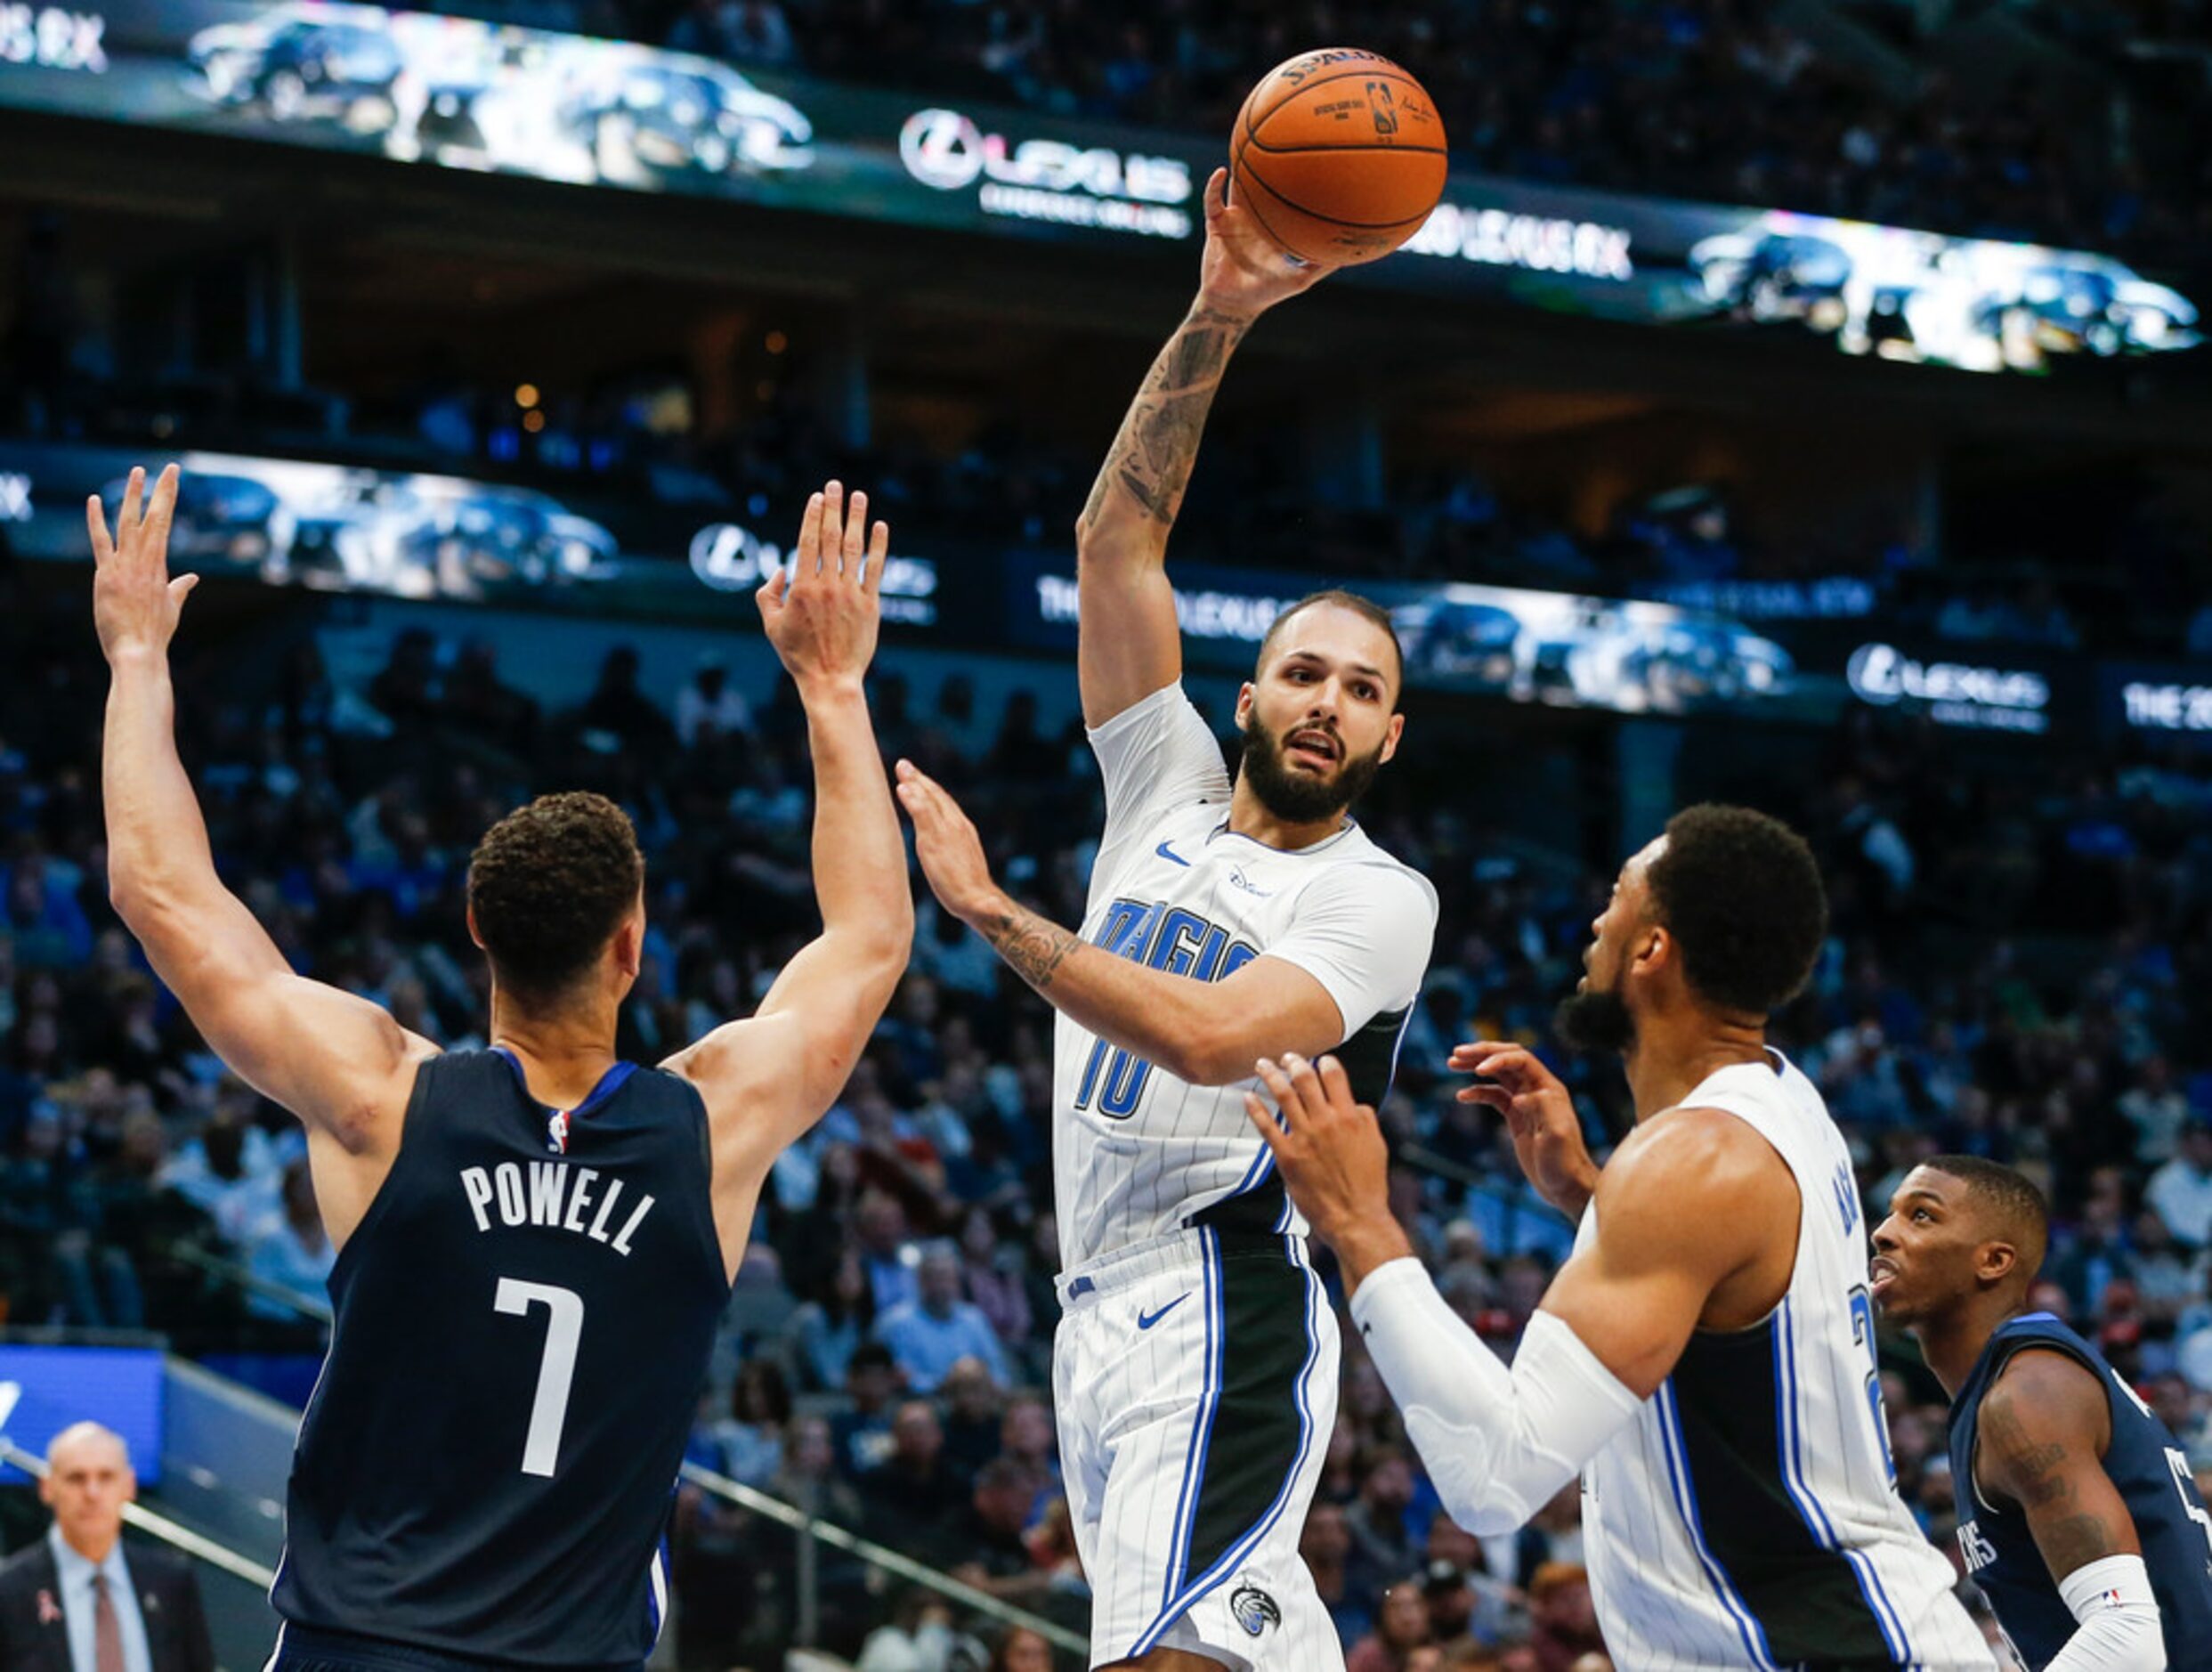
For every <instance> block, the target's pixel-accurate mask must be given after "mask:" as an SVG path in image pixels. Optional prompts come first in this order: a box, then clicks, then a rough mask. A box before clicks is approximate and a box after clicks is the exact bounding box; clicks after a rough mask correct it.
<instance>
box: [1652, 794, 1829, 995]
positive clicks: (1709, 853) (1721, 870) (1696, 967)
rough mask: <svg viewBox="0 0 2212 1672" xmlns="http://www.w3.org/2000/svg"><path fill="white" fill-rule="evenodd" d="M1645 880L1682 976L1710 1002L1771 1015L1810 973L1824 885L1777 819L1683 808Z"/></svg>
mask: <svg viewBox="0 0 2212 1672" xmlns="http://www.w3.org/2000/svg"><path fill="white" fill-rule="evenodd" d="M1646 876H1647V878H1648V880H1649V882H1650V885H1651V898H1652V903H1653V905H1654V906H1655V908H1656V909H1657V913H1658V918H1659V921H1660V922H1661V923H1662V924H1663V925H1665V928H1666V929H1667V931H1668V932H1669V933H1670V934H1672V935H1673V937H1674V939H1675V940H1676V942H1677V943H1678V944H1680V946H1681V949H1682V971H1683V974H1684V975H1685V976H1686V977H1688V978H1689V985H1690V986H1691V987H1692V988H1693V989H1694V990H1695V991H1696V992H1697V994H1699V995H1700V996H1701V997H1703V998H1705V999H1706V1000H1707V1001H1708V1002H1711V1003H1714V1004H1718V1005H1721V1006H1722V1007H1724V1008H1726V1009H1728V1010H1732V1011H1754V1012H1756V1013H1757V1014H1759V1015H1761V1016H1766V1015H1770V1014H1771V1013H1772V1012H1773V1011H1778V1010H1779V1009H1780V1008H1781V1007H1782V1006H1783V1005H1784V1004H1787V1002H1789V1001H1790V1000H1791V999H1793V998H1795V996H1796V994H1797V992H1798V990H1799V989H1800V988H1801V987H1803V986H1804V985H1805V982H1806V980H1807V979H1808V978H1810V977H1811V974H1812V965H1813V961H1814V960H1815V959H1816V958H1818V957H1819V954H1820V943H1821V941H1822V940H1823V939H1825V938H1826V937H1827V932H1828V897H1827V889H1825V888H1823V887H1822V886H1821V883H1820V867H1819V864H1817V863H1816V862H1815V861H1814V859H1813V856H1812V849H1811V848H1808V847H1806V846H1805V839H1804V838H1803V837H1802V836H1800V835H1799V834H1798V833H1797V832H1795V831H1794V830H1792V829H1790V827H1789V826H1788V825H1787V824H1783V823H1782V822H1781V820H1779V819H1777V818H1770V817H1768V816H1767V815H1765V814H1764V813H1759V812H1754V810H1753V809H1751V808H1747V807H1723V806H1721V805H1719V804H1718V803H1715V802H1704V803H1701V804H1700V805H1698V806H1696V807H1688V808H1683V809H1682V810H1681V812H1679V813H1677V814H1675V816H1673V818H1671V819H1669V820H1667V822H1666V847H1665V850H1664V851H1662V852H1661V854H1660V855H1659V856H1658V857H1657V859H1655V860H1653V861H1652V862H1651V866H1650V869H1649V871H1648V872H1647V873H1646Z"/></svg>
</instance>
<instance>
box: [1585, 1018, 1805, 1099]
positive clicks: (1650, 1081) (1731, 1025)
mask: <svg viewBox="0 0 2212 1672" xmlns="http://www.w3.org/2000/svg"><path fill="white" fill-rule="evenodd" d="M1771 1060H1772V1059H1770V1057H1769V1056H1768V1055H1767V1036H1766V1029H1765V1028H1764V1027H1754V1026H1749V1025H1746V1024H1741V1023H1736V1022H1730V1021H1725V1020H1716V1019H1714V1018H1713V1017H1711V1016H1707V1015H1701V1014H1695V1013H1691V1012H1687V1011H1685V1012H1682V1013H1681V1014H1678V1015H1674V1016H1640V1017H1638V1018H1637V1019H1636V1040H1635V1043H1633V1044H1632V1045H1631V1046H1630V1047H1629V1048H1628V1052H1627V1054H1626V1055H1625V1057H1624V1058H1623V1059H1622V1064H1623V1066H1624V1067H1625V1068H1626V1069H1627V1071H1628V1092H1629V1096H1630V1098H1631V1099H1632V1100H1633V1101H1634V1103H1635V1106H1636V1118H1637V1120H1638V1121H1640V1122H1641V1121H1648V1120H1649V1119H1650V1118H1651V1117H1652V1116H1654V1115H1660V1114H1664V1113H1665V1111H1666V1110H1668V1109H1671V1108H1677V1107H1679V1106H1680V1105H1681V1101H1682V1100H1683V1099H1685V1098H1687V1097H1688V1096H1689V1094H1690V1093H1691V1092H1694V1091H1696V1090H1697V1087H1698V1086H1700V1085H1702V1084H1704V1083H1705V1082H1706V1079H1708V1078H1709V1077H1710V1076H1712V1075H1715V1074H1717V1073H1719V1072H1720V1071H1721V1070H1722V1068H1730V1067H1735V1066H1737V1065H1738V1064H1739V1063H1746V1062H1755V1063H1761V1064H1765V1063H1769V1062H1770V1061H1771Z"/></svg>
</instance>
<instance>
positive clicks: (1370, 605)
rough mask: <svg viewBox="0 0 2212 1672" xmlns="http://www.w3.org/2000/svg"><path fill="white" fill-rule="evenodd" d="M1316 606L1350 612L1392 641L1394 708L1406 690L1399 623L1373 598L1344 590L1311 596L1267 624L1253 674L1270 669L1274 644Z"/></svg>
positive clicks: (1331, 590)
mask: <svg viewBox="0 0 2212 1672" xmlns="http://www.w3.org/2000/svg"><path fill="white" fill-rule="evenodd" d="M1317 604H1325V605H1330V606H1331V607H1332V608H1334V609H1339V610H1349V611H1350V612H1351V613H1353V614H1354V615H1357V616H1358V617H1359V618H1360V619H1361V620H1362V621H1370V622H1372V623H1373V624H1374V625H1375V626H1377V627H1379V628H1381V629H1382V630H1383V632H1384V633H1385V634H1386V635H1387V636H1388V637H1389V638H1390V655H1391V657H1392V658H1393V660H1395V661H1397V663H1398V676H1397V678H1398V685H1397V687H1396V689H1395V690H1394V691H1393V692H1392V701H1393V706H1395V705H1396V702H1397V699H1398V698H1401V697H1403V696H1404V694H1405V690H1406V646H1405V645H1404V644H1403V643H1401V642H1400V641H1399V639H1398V623H1397V622H1396V621H1392V620H1391V619H1390V611H1388V610H1386V609H1384V608H1383V607H1382V605H1380V604H1377V603H1376V602H1375V601H1374V600H1373V598H1363V597H1360V596H1359V594H1357V592H1347V591H1345V590H1344V589H1343V588H1341V587H1328V588H1324V589H1323V590H1321V591H1319V592H1309V593H1308V594H1307V595H1306V596H1305V597H1302V598H1300V599H1299V600H1298V601H1297V602H1296V603H1294V604H1286V605H1284V606H1283V607H1282V608H1281V609H1280V610H1278V611H1277V612H1276V617H1275V620H1274V621H1270V622H1268V630H1267V632H1266V634H1265V635H1264V636H1263V637H1261V638H1260V654H1259V656H1258V658H1257V659H1255V661H1253V663H1252V671H1253V672H1254V673H1258V672H1259V671H1260V670H1261V669H1263V668H1265V667H1266V666H1267V665H1268V657H1269V656H1270V655H1272V654H1274V653H1275V641H1276V639H1278V638H1280V637H1282V636H1283V629H1284V627H1285V626H1287V625H1288V624H1289V622H1290V619H1291V617H1292V616H1293V615H1296V614H1297V613H1299V612H1300V611H1301V610H1309V609H1311V608H1313V606H1314V605H1317Z"/></svg>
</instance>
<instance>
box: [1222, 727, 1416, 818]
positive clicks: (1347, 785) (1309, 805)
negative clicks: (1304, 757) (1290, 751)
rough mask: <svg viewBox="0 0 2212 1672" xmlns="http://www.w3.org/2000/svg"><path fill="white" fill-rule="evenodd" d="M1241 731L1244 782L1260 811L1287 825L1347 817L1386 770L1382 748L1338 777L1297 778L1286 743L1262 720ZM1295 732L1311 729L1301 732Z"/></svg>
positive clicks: (1352, 760) (1353, 761)
mask: <svg viewBox="0 0 2212 1672" xmlns="http://www.w3.org/2000/svg"><path fill="white" fill-rule="evenodd" d="M1240 729H1241V730H1242V731H1243V733H1244V768H1243V769H1244V782H1245V783H1249V784H1251V785H1252V793H1253V794H1254V795H1256V796H1258V797H1259V798H1260V806H1262V807H1264V808H1267V809H1268V812H1270V813H1272V814H1274V815H1275V816H1276V817H1277V818H1279V819H1281V820H1282V821H1283V822H1284V824H1320V823H1321V822H1322V821H1323V820H1324V819H1327V818H1334V817H1338V816H1341V815H1342V814H1343V813H1344V812H1345V811H1347V810H1348V809H1349V808H1350V807H1351V805H1352V803H1353V802H1355V801H1357V800H1358V799H1359V798H1360V797H1361V796H1363V795H1365V794H1366V793H1367V787H1368V786H1369V785H1370V784H1372V783H1373V782H1374V775H1375V774H1376V773H1378V772H1380V771H1381V770H1382V745H1381V743H1377V744H1376V745H1375V747H1374V752H1373V753H1372V754H1366V755H1358V756H1353V757H1348V758H1347V759H1346V760H1345V762H1344V764H1343V765H1342V766H1341V767H1338V768H1337V771H1336V775H1335V776H1334V777H1332V778H1316V777H1312V776H1310V775H1307V774H1305V773H1302V772H1293V771H1292V770H1291V767H1290V763H1289V761H1288V760H1286V759H1284V749H1283V743H1284V740H1283V739H1282V738H1280V737H1277V736H1276V735H1275V734H1274V733H1273V732H1270V731H1269V730H1268V728H1267V727H1266V726H1263V725H1262V724H1260V717H1259V716H1258V715H1257V714H1255V715H1253V716H1252V718H1251V719H1250V720H1248V721H1247V722H1245V724H1244V726H1242V727H1241V728H1240ZM1291 729H1292V731H1305V730H1307V729H1309V728H1308V727H1306V726H1292V728H1291ZM1340 742H1341V739H1340Z"/></svg>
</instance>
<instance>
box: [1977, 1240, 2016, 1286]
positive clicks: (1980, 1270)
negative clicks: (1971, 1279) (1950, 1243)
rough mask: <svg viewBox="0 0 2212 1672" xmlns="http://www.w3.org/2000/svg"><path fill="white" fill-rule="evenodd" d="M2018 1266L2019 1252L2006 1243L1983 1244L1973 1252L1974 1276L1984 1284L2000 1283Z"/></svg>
mask: <svg viewBox="0 0 2212 1672" xmlns="http://www.w3.org/2000/svg"><path fill="white" fill-rule="evenodd" d="M2019 1264H2020V1250H2019V1249H2017V1248H2015V1247H2013V1245H2012V1244H2010V1243H2008V1242H1985V1243H1983V1244H1982V1245H1981V1247H1979V1248H1977V1249H1975V1250H1974V1276H1976V1277H1977V1278H1981V1281H1982V1282H1984V1283H1991V1284H1995V1283H2002V1282H2003V1281H2004V1280H2005V1278H2008V1277H2010V1276H2011V1275H2012V1273H2013V1269H2014V1268H2015V1267H2017V1266H2018V1265H2019Z"/></svg>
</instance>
